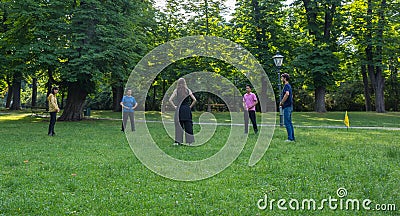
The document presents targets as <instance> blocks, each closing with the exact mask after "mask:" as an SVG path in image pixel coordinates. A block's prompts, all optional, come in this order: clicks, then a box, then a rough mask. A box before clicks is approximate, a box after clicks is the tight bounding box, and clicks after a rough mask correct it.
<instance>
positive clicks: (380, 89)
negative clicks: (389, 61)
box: [375, 67, 386, 113]
mask: <svg viewBox="0 0 400 216" xmlns="http://www.w3.org/2000/svg"><path fill="white" fill-rule="evenodd" d="M376 71H377V73H376V77H375V80H376V88H375V89H376V91H375V111H376V112H378V113H384V112H386V111H385V94H384V90H385V78H383V76H382V69H381V68H380V67H377V68H376Z"/></svg>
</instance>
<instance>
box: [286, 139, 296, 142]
mask: <svg viewBox="0 0 400 216" xmlns="http://www.w3.org/2000/svg"><path fill="white" fill-rule="evenodd" d="M285 142H294V140H288V139H287V140H285Z"/></svg>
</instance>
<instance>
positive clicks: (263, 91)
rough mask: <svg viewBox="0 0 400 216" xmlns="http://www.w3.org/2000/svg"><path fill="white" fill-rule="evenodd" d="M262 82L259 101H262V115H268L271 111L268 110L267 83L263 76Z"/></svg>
mask: <svg viewBox="0 0 400 216" xmlns="http://www.w3.org/2000/svg"><path fill="white" fill-rule="evenodd" d="M261 79H262V81H261V92H260V93H259V95H258V96H259V97H260V98H259V100H260V108H261V112H262V113H266V112H268V111H271V110H267V108H268V107H267V105H268V96H267V81H266V80H265V77H264V76H262V78H261Z"/></svg>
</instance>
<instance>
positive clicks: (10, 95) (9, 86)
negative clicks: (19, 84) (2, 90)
mask: <svg viewBox="0 0 400 216" xmlns="http://www.w3.org/2000/svg"><path fill="white" fill-rule="evenodd" d="M7 85H8V92H7V99H6V108H10V105H11V99H12V92H13V87H12V84H11V82H10V81H7Z"/></svg>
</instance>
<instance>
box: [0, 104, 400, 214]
mask: <svg viewBox="0 0 400 216" xmlns="http://www.w3.org/2000/svg"><path fill="white" fill-rule="evenodd" d="M120 116H121V114H120V113H112V112H107V111H92V117H99V118H100V117H101V118H120ZM198 116H199V113H195V114H194V119H195V120H196V119H197V118H198ZM215 116H216V117H217V119H218V120H219V121H226V120H227V119H226V118H227V116H228V115H227V114H226V113H217V114H216V115H215ZM343 117H344V113H339V112H334V113H326V114H318V113H294V116H293V119H294V123H295V125H304V126H307V125H322V126H327V125H329V126H331V125H332V126H343V123H342V121H343ZM349 117H350V123H351V126H380V127H400V126H399V123H400V113H385V114H376V113H352V112H349ZM148 119H151V120H158V119H160V117H159V114H158V113H156V112H152V113H148ZM143 124H144V123H137V127H141V126H143ZM47 127H48V119H47V118H37V117H31V116H30V114H27V113H23V112H17V113H15V112H13V113H10V112H6V111H3V112H0V134H1V138H0V158H1V159H0V215H70V214H72V215H75V214H76V215H205V214H211V215H399V214H400V211H399V209H400V199H399V198H400V191H399V188H400V180H399V179H400V142H399V139H400V132H399V131H386V130H361V129H350V130H349V131H346V129H327V128H295V134H296V139H297V142H296V143H285V142H283V141H284V140H285V139H286V131H285V129H284V128H279V127H277V128H276V130H275V133H274V137H273V140H272V142H271V144H270V146H269V149H268V150H267V152H266V154H265V155H264V157H263V158H262V160H261V161H260V162H259V163H257V164H256V165H255V166H253V167H249V166H248V165H247V163H248V160H249V157H250V155H251V152H252V150H253V147H254V143H255V141H256V139H257V136H256V135H254V134H252V133H250V134H249V138H248V141H247V144H246V146H245V149H244V151H243V152H242V153H241V154H240V155H239V157H238V159H237V160H236V161H235V162H234V163H233V164H232V165H231V166H230V167H229V168H227V169H226V170H224V171H223V172H221V173H219V174H218V175H216V176H214V177H211V178H209V179H205V180H201V181H196V182H180V181H174V180H170V179H167V178H164V177H161V176H159V175H157V174H155V173H153V172H152V171H150V170H149V169H147V168H146V167H145V166H144V165H143V164H142V163H141V162H140V161H139V160H138V159H137V158H136V157H135V155H134V154H133V152H132V150H131V148H130V146H129V143H128V142H127V140H126V137H125V134H124V133H122V132H121V131H120V127H121V122H120V121H116V120H84V121H80V122H57V124H56V133H57V136H55V137H48V136H47ZM148 127H149V128H150V131H151V133H152V135H153V137H155V138H156V140H157V144H158V145H159V147H160V148H161V149H163V150H164V151H165V152H167V153H168V154H170V155H171V156H173V157H176V158H180V159H184V160H199V159H202V158H206V157H207V156H210V155H211V154H213V153H215V152H217V151H218V150H219V149H220V148H221V140H225V139H226V137H227V134H228V132H229V127H226V126H218V127H217V130H216V134H215V135H214V137H213V139H211V140H210V141H209V142H208V143H207V144H206V145H203V146H199V147H188V146H179V147H175V146H172V145H171V144H172V142H173V140H172V139H171V138H169V137H168V136H167V135H166V133H165V131H164V130H163V128H162V125H161V124H160V123H149V124H148ZM198 130H199V126H198V125H195V131H198ZM250 131H251V130H250ZM137 136H140V134H137ZM341 187H343V188H346V189H347V191H348V195H347V196H346V197H345V198H346V199H358V200H360V201H362V200H364V199H370V200H371V201H372V204H371V205H370V207H372V208H374V207H375V204H395V205H396V211H372V210H371V211H367V210H360V211H354V210H339V208H338V209H337V210H335V211H334V210H330V209H329V207H328V206H327V204H325V208H324V209H323V210H297V211H295V210H286V211H285V210H279V209H278V207H277V204H276V202H277V201H275V203H274V208H273V210H270V209H269V206H268V208H267V209H266V210H260V209H258V207H257V201H258V200H259V199H262V198H264V196H265V195H266V194H267V195H268V199H269V201H270V200H271V199H275V200H278V199H286V200H287V201H289V200H290V199H297V200H300V201H301V200H303V199H314V200H316V201H317V207H318V206H319V204H320V201H321V200H323V199H328V198H329V197H333V198H337V199H338V197H337V194H336V191H337V190H338V188H341ZM346 199H345V200H344V201H346ZM286 207H289V206H288V204H286ZM360 208H361V209H362V207H360Z"/></svg>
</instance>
